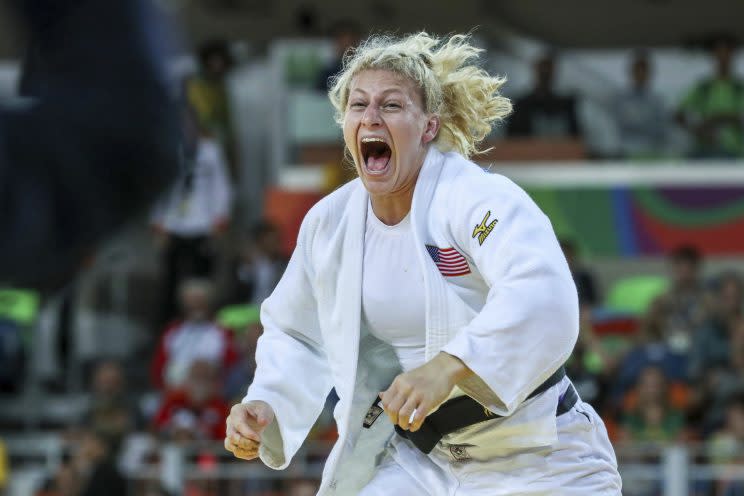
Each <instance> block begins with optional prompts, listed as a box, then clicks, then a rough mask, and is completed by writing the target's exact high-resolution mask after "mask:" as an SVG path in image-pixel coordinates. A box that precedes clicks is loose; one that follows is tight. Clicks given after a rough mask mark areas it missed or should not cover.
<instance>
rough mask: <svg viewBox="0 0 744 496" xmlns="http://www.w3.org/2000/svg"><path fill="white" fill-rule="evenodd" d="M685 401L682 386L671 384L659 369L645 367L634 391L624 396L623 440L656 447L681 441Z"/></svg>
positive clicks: (684, 391) (685, 394) (684, 390)
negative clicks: (651, 444) (657, 444)
mask: <svg viewBox="0 0 744 496" xmlns="http://www.w3.org/2000/svg"><path fill="white" fill-rule="evenodd" d="M686 401H687V391H686V389H685V388H684V387H683V386H681V385H680V384H674V383H670V382H669V379H668V378H667V377H666V375H665V374H664V371H663V370H662V369H660V368H658V367H655V366H647V367H646V368H644V369H643V370H642V371H641V373H640V375H639V376H638V384H637V385H636V388H635V389H634V390H632V391H630V392H629V393H628V394H627V395H626V398H625V401H624V406H623V409H624V411H623V414H622V420H621V425H622V431H623V438H624V439H626V440H631V441H638V442H658V443H667V442H673V441H678V440H681V439H682V437H683V435H684V426H685V423H684V418H685V417H684V407H685V405H686Z"/></svg>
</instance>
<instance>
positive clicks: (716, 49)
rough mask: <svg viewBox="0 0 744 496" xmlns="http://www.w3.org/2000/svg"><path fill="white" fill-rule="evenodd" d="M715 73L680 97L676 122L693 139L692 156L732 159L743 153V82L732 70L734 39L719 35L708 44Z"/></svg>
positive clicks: (734, 49) (734, 48)
mask: <svg viewBox="0 0 744 496" xmlns="http://www.w3.org/2000/svg"><path fill="white" fill-rule="evenodd" d="M711 51H712V55H713V57H714V58H715V62H716V71H715V74H713V75H712V76H710V77H709V78H707V79H704V80H703V81H700V82H699V83H697V84H696V85H695V86H693V87H692V89H690V91H689V92H688V93H687V95H685V97H684V98H683V99H682V103H681V104H680V106H679V111H678V113H677V120H678V121H679V123H680V124H681V125H682V126H684V127H685V128H687V129H688V130H689V131H690V132H691V133H692V134H693V136H694V138H695V148H694V150H693V156H695V157H698V158H736V157H741V156H742V155H743V154H744V126H742V117H743V116H744V83H742V81H741V80H739V79H737V78H736V77H735V75H734V73H733V58H734V52H735V51H736V41H735V40H734V39H733V38H732V37H729V36H721V37H718V38H717V39H715V40H714V41H713V42H712V43H711Z"/></svg>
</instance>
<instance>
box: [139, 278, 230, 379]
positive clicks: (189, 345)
mask: <svg viewBox="0 0 744 496" xmlns="http://www.w3.org/2000/svg"><path fill="white" fill-rule="evenodd" d="M179 293H180V296H181V307H182V308H183V320H180V321H176V322H175V323H173V324H172V325H170V326H169V327H168V328H167V329H166V330H165V332H164V333H163V335H162V337H161V339H160V345H159V346H158V350H157V352H156V355H155V358H154V360H153V363H152V368H151V375H152V382H153V384H154V385H155V386H156V387H158V388H164V387H166V388H174V387H179V386H180V385H181V384H182V383H183V380H184V379H185V378H186V374H187V372H188V370H189V368H190V367H191V365H192V363H193V362H195V361H197V360H206V361H209V362H210V363H212V364H214V365H215V366H216V367H218V369H219V370H220V371H222V372H224V371H225V370H227V369H228V368H229V367H230V366H231V365H232V364H233V363H234V362H235V360H236V354H235V350H234V348H233V344H232V338H231V336H230V334H229V333H228V332H227V331H225V330H224V329H221V328H220V327H219V326H218V325H217V324H216V323H215V322H214V321H213V320H212V306H211V305H212V296H213V290H212V284H211V283H210V282H209V281H206V280H204V279H190V280H187V281H185V282H184V283H183V284H182V285H181V287H180V291H179Z"/></svg>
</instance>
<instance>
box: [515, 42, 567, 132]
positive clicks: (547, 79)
mask: <svg viewBox="0 0 744 496" xmlns="http://www.w3.org/2000/svg"><path fill="white" fill-rule="evenodd" d="M555 65H556V55H555V54H553V53H548V54H545V55H543V56H542V57H540V58H539V59H538V60H537V61H536V62H535V65H534V70H535V86H534V89H533V90H532V91H531V92H530V93H529V94H527V95H525V96H523V97H521V98H517V99H516V101H515V102H514V109H515V110H516V112H514V113H513V114H512V115H511V116H510V117H509V120H508V121H507V129H506V131H507V134H508V135H509V136H512V137H525V136H526V137H532V138H580V137H581V131H580V129H579V123H578V119H577V117H576V100H575V98H574V97H573V96H567V95H559V94H557V93H556V92H555V90H554V88H553V83H554V72H555Z"/></svg>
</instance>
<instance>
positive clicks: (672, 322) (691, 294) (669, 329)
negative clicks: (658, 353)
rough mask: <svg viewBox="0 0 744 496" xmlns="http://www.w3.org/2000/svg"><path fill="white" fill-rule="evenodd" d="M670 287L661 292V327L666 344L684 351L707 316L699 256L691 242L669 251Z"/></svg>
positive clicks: (700, 258) (681, 351) (700, 256)
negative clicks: (664, 308)
mask: <svg viewBox="0 0 744 496" xmlns="http://www.w3.org/2000/svg"><path fill="white" fill-rule="evenodd" d="M668 259H669V265H670V269H671V281H670V288H669V290H668V291H667V293H666V294H665V295H664V298H666V299H667V303H668V305H669V319H668V322H667V325H666V326H665V331H666V336H665V337H666V340H667V343H668V344H669V346H670V347H671V348H672V349H674V350H676V351H678V352H680V353H687V352H688V351H689V348H690V343H691V340H692V336H693V335H694V334H695V330H697V329H699V328H700V327H701V326H702V324H703V322H705V319H706V318H707V313H706V308H705V291H704V287H703V283H702V281H701V275H700V274H701V266H702V255H701V254H700V252H699V251H698V249H697V248H696V247H694V246H692V245H682V246H680V247H678V248H676V249H674V250H672V251H671V253H669V257H668Z"/></svg>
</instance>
